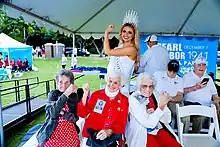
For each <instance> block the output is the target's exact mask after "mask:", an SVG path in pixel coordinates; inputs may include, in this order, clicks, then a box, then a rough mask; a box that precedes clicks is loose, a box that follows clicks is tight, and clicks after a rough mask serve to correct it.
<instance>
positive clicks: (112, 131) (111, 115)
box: [78, 71, 128, 147]
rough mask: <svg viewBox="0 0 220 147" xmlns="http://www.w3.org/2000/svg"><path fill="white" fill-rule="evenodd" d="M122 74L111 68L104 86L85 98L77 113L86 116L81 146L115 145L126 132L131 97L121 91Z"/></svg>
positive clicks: (104, 146) (109, 146)
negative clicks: (129, 98)
mask: <svg viewBox="0 0 220 147" xmlns="http://www.w3.org/2000/svg"><path fill="white" fill-rule="evenodd" d="M122 77H123V75H122V74H121V73H119V72H116V71H112V72H109V73H108V75H107V85H106V88H105V89H101V90H97V91H95V92H93V93H92V95H91V97H90V98H89V99H86V98H82V100H81V102H80V103H79V104H78V115H79V116H80V117H83V118H86V119H85V124H84V127H83V132H82V136H83V142H82V145H81V146H82V147H87V146H93V147H94V146H95V147H102V146H103V147H106V146H108V147H111V146H112V147H113V146H114V147H115V146H116V140H120V137H121V134H123V133H124V130H125V127H126V122H127V116H128V98H127V97H126V96H124V95H123V94H122V93H121V92H120V87H121V85H122Z"/></svg>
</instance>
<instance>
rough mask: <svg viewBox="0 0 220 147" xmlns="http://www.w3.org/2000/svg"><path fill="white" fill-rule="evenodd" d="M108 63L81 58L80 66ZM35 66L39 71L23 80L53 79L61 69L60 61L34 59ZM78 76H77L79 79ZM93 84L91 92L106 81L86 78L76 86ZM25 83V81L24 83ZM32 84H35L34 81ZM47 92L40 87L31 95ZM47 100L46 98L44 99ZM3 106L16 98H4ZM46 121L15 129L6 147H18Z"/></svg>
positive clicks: (77, 82) (38, 120) (6, 140)
mask: <svg viewBox="0 0 220 147" xmlns="http://www.w3.org/2000/svg"><path fill="white" fill-rule="evenodd" d="M70 63H71V58H68V65H67V68H70ZM107 63H108V61H107V60H106V59H105V58H98V57H79V58H78V65H79V66H99V67H106V65H107ZM34 65H35V66H36V67H37V68H38V69H39V70H38V71H31V72H27V73H25V74H24V76H23V77H22V78H29V77H39V79H40V81H43V80H49V79H53V78H54V77H55V75H56V73H57V72H58V71H59V70H60V69H61V64H60V59H34ZM77 76H78V75H75V77H77ZM87 81H89V82H91V90H92V91H94V90H97V89H99V86H100V83H104V82H105V81H104V80H100V79H99V77H98V76H84V77H82V78H80V79H78V80H76V82H75V83H76V85H77V86H79V87H81V85H82V84H83V83H85V82H87ZM24 82H25V81H24ZM31 82H35V81H34V80H33V81H31ZM10 86H13V83H7V84H3V85H2V88H7V87H10ZM44 90H45V87H44V86H40V85H39V86H38V87H36V88H33V89H32V90H31V95H35V94H37V93H39V92H42V91H44ZM44 98H46V96H45V97H44ZM2 101H3V105H7V104H10V103H12V102H14V101H15V96H14V95H11V97H10V96H8V95H7V96H3V97H2ZM44 119H45V116H44V114H41V115H39V116H37V117H36V118H35V119H34V120H33V121H32V122H30V123H29V124H26V125H25V126H19V127H17V128H15V129H13V130H12V131H11V132H10V133H9V135H8V134H7V136H6V137H5V146H6V147H17V146H18V145H19V143H20V141H21V139H22V137H23V136H24V134H25V133H26V132H27V131H28V130H29V129H30V128H31V127H32V126H34V125H36V124H39V123H42V122H43V121H44Z"/></svg>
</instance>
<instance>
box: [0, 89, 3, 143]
mask: <svg viewBox="0 0 220 147" xmlns="http://www.w3.org/2000/svg"><path fill="white" fill-rule="evenodd" d="M0 89H1V87H0ZM0 143H1V144H0V145H1V147H4V131H3V116H2V100H1V94H0Z"/></svg>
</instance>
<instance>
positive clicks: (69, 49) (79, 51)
mask: <svg viewBox="0 0 220 147" xmlns="http://www.w3.org/2000/svg"><path fill="white" fill-rule="evenodd" d="M64 53H65V54H66V55H67V56H70V57H71V56H72V53H73V48H72V47H66V48H65V51H64ZM74 54H75V55H77V56H86V57H88V56H90V52H89V51H88V50H87V49H84V48H82V49H80V48H75V53H74Z"/></svg>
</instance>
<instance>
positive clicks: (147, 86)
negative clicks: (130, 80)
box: [140, 85, 154, 89]
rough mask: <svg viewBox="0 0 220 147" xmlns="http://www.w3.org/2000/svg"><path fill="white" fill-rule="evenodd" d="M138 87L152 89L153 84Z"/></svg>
mask: <svg viewBox="0 0 220 147" xmlns="http://www.w3.org/2000/svg"><path fill="white" fill-rule="evenodd" d="M140 87H141V89H147V88H149V89H153V88H154V85H141V86H140Z"/></svg>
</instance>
